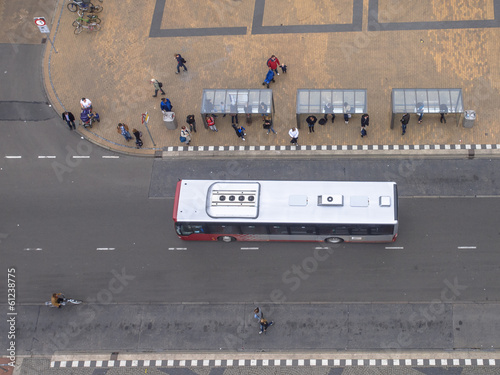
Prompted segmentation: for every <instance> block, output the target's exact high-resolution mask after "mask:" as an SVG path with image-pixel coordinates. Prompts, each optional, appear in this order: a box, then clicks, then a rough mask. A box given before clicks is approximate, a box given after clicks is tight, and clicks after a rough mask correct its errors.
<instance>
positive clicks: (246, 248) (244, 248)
mask: <svg viewBox="0 0 500 375" xmlns="http://www.w3.org/2000/svg"><path fill="white" fill-rule="evenodd" d="M241 250H259V248H258V247H242V248H241Z"/></svg>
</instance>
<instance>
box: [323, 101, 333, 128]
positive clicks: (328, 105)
mask: <svg viewBox="0 0 500 375" xmlns="http://www.w3.org/2000/svg"><path fill="white" fill-rule="evenodd" d="M323 109H324V110H325V117H324V119H325V124H326V121H327V120H328V115H332V124H333V123H334V122H335V113H333V105H332V103H326V104H325V106H324V107H323Z"/></svg>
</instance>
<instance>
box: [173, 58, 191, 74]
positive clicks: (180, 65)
mask: <svg viewBox="0 0 500 375" xmlns="http://www.w3.org/2000/svg"><path fill="white" fill-rule="evenodd" d="M175 59H176V60H177V72H175V74H179V73H180V72H181V70H180V68H184V71H185V72H187V71H188V68H186V65H184V64H185V63H186V62H187V61H186V60H184V58H183V57H182V56H181V55H180V54H179V53H176V54H175Z"/></svg>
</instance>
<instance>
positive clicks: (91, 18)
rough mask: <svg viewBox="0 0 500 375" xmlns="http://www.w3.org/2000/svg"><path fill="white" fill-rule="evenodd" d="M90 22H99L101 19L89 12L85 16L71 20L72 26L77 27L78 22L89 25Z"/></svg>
mask: <svg viewBox="0 0 500 375" xmlns="http://www.w3.org/2000/svg"><path fill="white" fill-rule="evenodd" d="M83 17H87V18H83ZM91 23H101V19H100V18H99V17H97V16H96V15H94V14H89V15H87V16H81V17H78V18H77V19H76V20H74V21H73V27H78V24H86V25H89V24H91Z"/></svg>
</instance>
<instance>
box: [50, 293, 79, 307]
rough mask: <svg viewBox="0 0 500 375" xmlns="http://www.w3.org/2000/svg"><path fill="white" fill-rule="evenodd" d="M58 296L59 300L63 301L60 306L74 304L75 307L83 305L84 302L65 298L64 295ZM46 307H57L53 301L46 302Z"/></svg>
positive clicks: (58, 294)
mask: <svg viewBox="0 0 500 375" xmlns="http://www.w3.org/2000/svg"><path fill="white" fill-rule="evenodd" d="M57 296H58V299H62V301H61V302H59V304H60V305H61V306H66V303H68V302H69V303H72V304H73V305H79V304H80V303H82V302H83V301H80V300H77V299H73V298H66V297H65V296H64V294H62V293H57ZM45 306H50V307H56V306H54V305H53V304H52V301H47V302H45Z"/></svg>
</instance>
